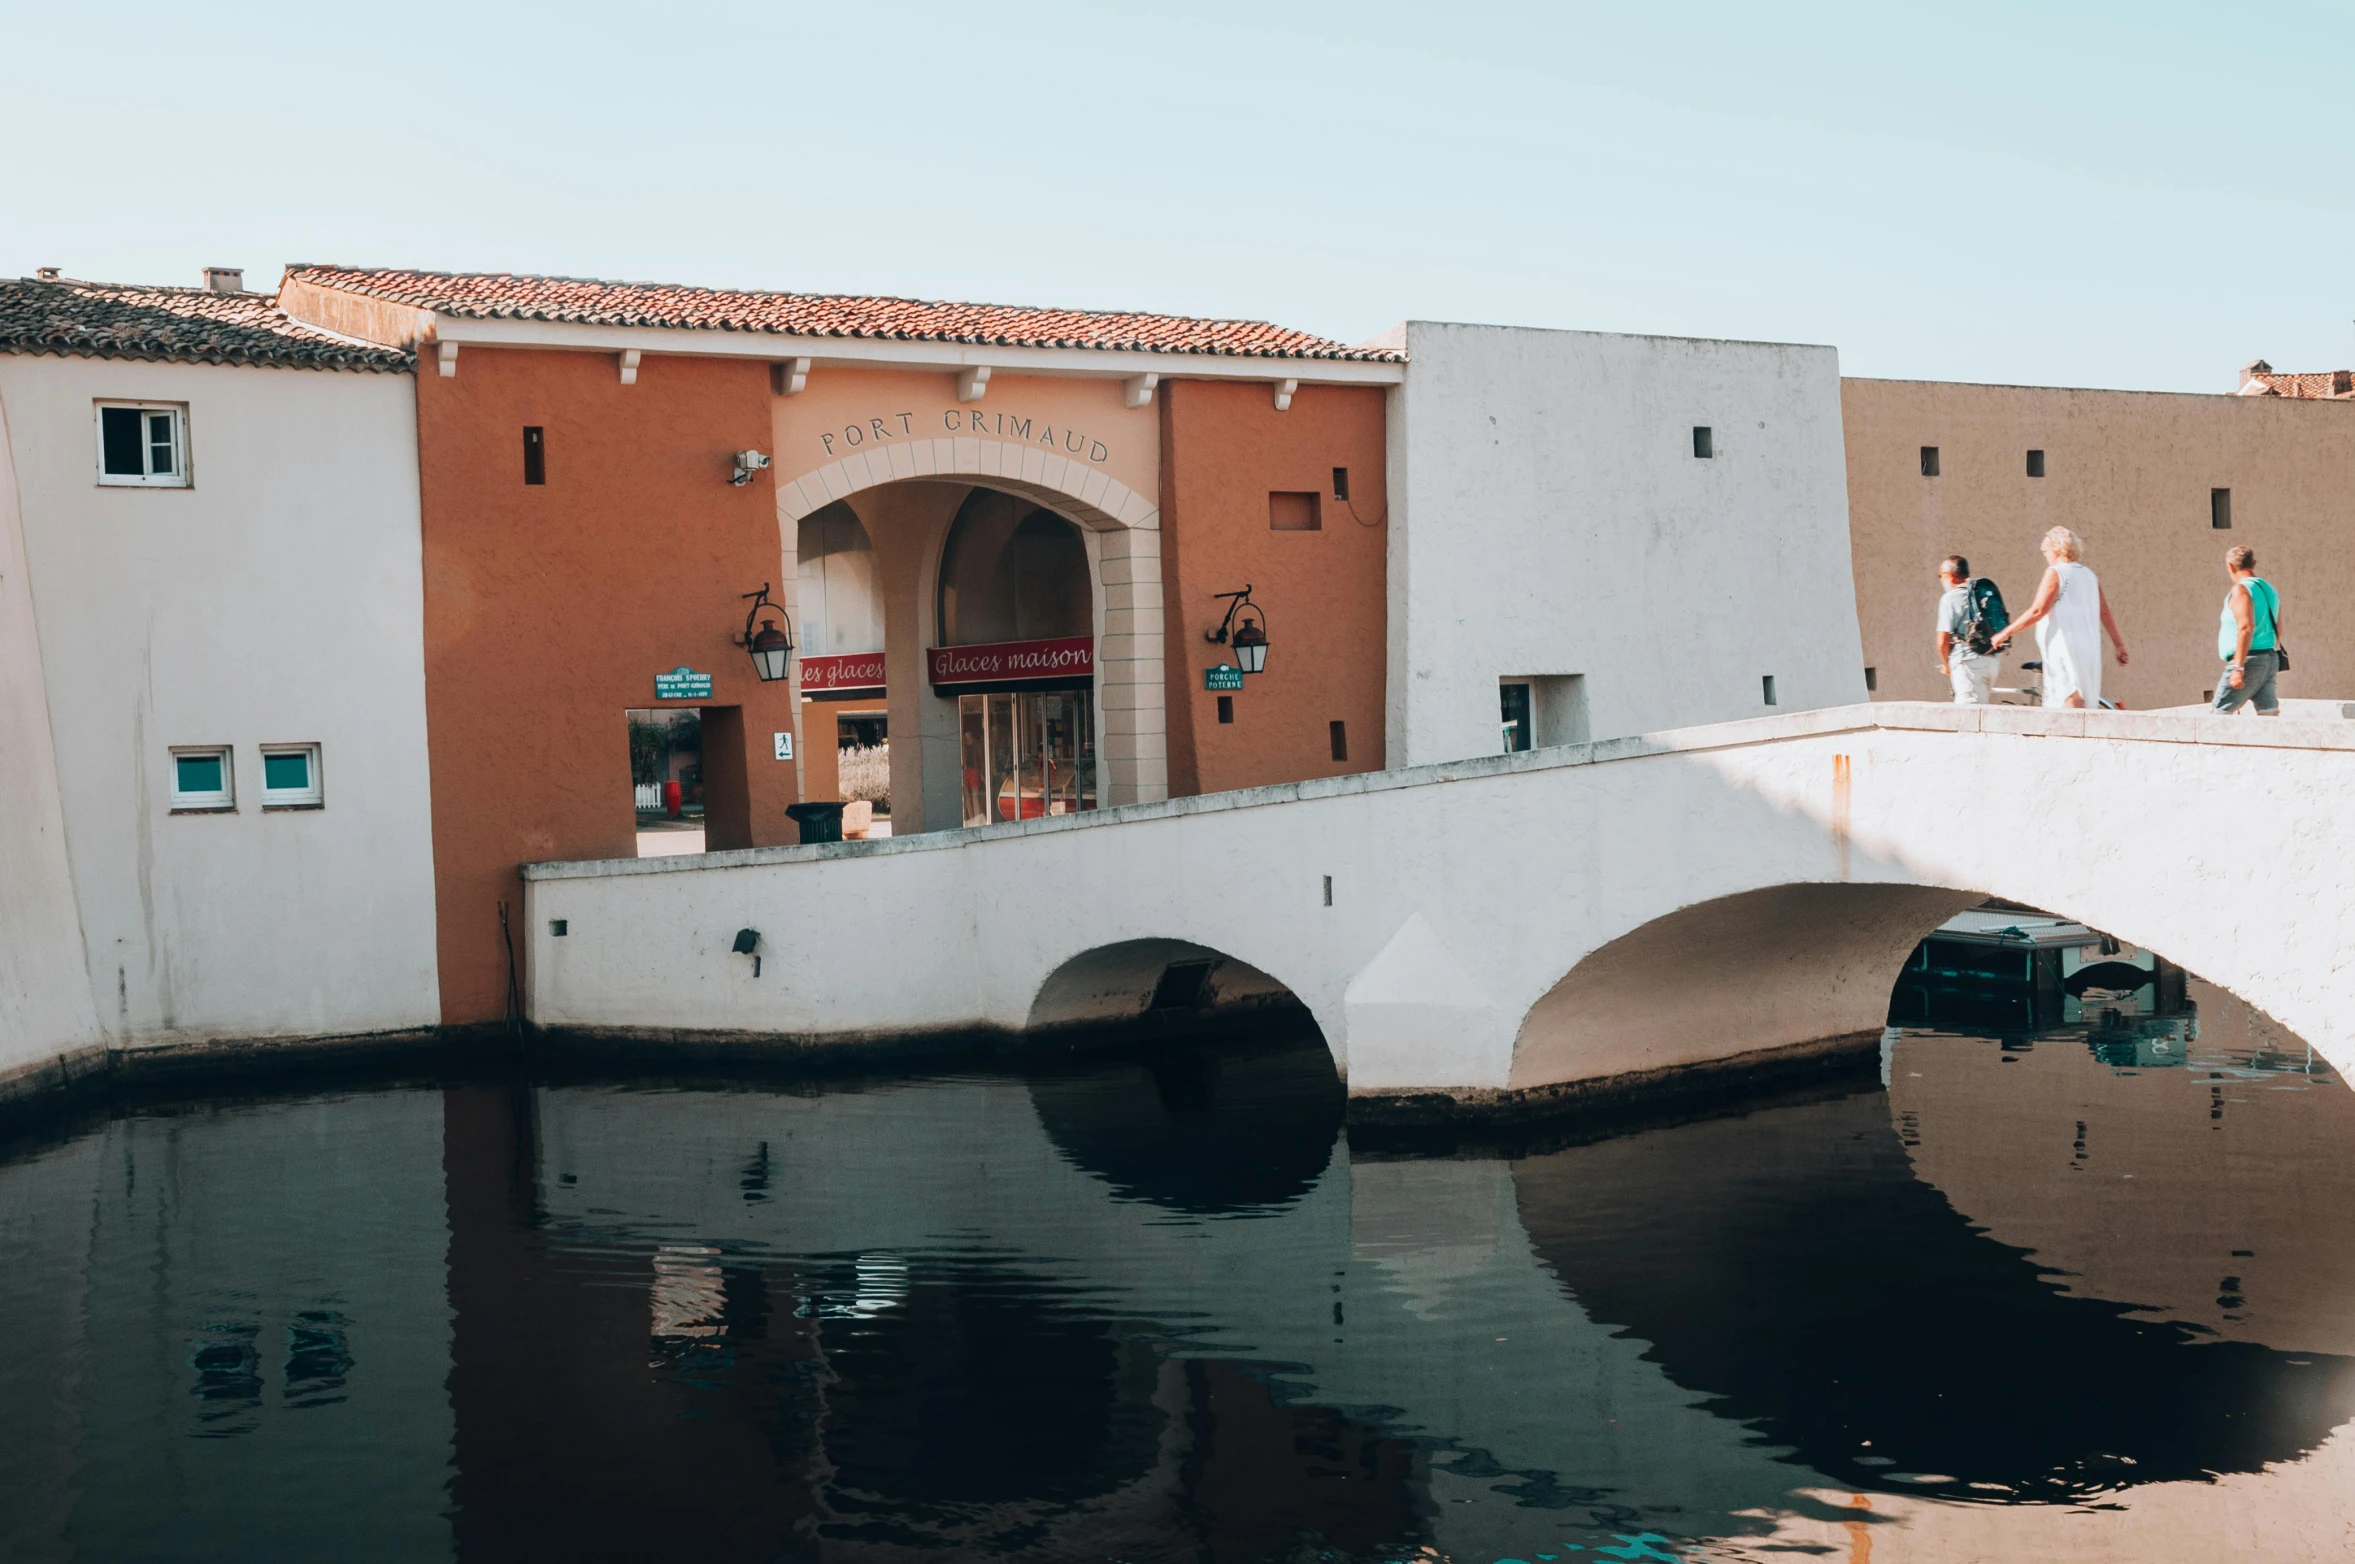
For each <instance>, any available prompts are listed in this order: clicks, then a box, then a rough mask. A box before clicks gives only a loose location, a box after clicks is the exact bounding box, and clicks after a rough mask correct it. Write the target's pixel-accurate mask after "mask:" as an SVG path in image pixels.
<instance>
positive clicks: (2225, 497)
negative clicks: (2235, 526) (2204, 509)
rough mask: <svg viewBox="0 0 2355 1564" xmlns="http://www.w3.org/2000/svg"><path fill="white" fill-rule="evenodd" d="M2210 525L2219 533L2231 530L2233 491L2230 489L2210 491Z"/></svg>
mask: <svg viewBox="0 0 2355 1564" xmlns="http://www.w3.org/2000/svg"><path fill="white" fill-rule="evenodd" d="M2208 525H2209V526H2211V527H2214V528H2215V529H2216V530H2217V531H2218V532H2225V531H2229V530H2230V529H2231V527H2232V491H2231V490H2230V489H2210V490H2209V491H2208Z"/></svg>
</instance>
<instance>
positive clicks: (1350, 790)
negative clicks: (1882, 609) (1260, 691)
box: [522, 701, 2355, 880]
mask: <svg viewBox="0 0 2355 1564" xmlns="http://www.w3.org/2000/svg"><path fill="white" fill-rule="evenodd" d="M2300 704H2302V705H2306V706H2310V707H2326V706H2333V705H2336V703H2335V702H2320V701H2313V702H2302V703H2300ZM1876 729H1888V730H1897V731H1918V732H1945V733H1958V734H1960V733H1987V734H2004V735H2012V736H2017V737H2024V738H2090V739H2109V740H2125V741H2131V742H2136V743H2146V744H2207V745H2226V746H2235V747H2241V748H2254V749H2295V750H2355V721H2351V720H2347V719H2344V718H2327V717H2326V718H2319V719H2307V718H2304V717H2297V716H2284V717H2257V716H2253V715H2250V714H2248V713H2245V712H2244V713H2236V714H2233V715H2230V716H2225V715H2219V714H2217V713H2214V712H2211V711H2208V710H2206V709H2204V708H2192V709H2189V710H2186V709H2182V708H2178V709H2175V710H2171V711H2069V710H2048V709H2046V708H2044V707H2039V706H1955V705H1949V704H1945V703H1941V702H1931V701H1873V702H1870V703H1867V704H1863V705H1856V706H1827V707H1823V708H1820V709H1818V710H1815V711H1799V712H1789V713H1780V714H1777V715H1775V716H1772V717H1749V718H1744V719H1742V720H1740V721H1737V722H1719V723H1712V724H1709V725H1707V726H1705V727H1694V728H1674V729H1669V730H1666V731H1664V732H1659V733H1642V734H1634V735H1630V736H1629V737H1626V738H1617V739H1604V740H1601V741H1598V742H1596V743H1592V744H1563V745H1558V746H1554V747H1550V748H1544V749H1529V750H1521V751H1518V752H1516V753H1513V754H1506V755H1478V756H1472V757H1469V758H1467V759H1463V760H1450V761H1442V762H1439V763H1437V764H1434V765H1428V766H1410V767H1406V768H1404V769H1401V770H1397V771H1361V772H1355V773H1352V774H1351V775H1348V776H1340V777H1320V778H1314V779H1311V780H1309V781H1305V782H1283V783H1277V784H1275V785H1273V786H1269V787H1254V788H1242V789H1239V790H1237V791H1234V792H1230V793H1200V794H1196V795H1194V796H1192V797H1190V798H1171V799H1163V800H1160V801H1157V802H1154V803H1144V804H1122V805H1118V806H1116V807H1114V808H1110V809H1095V810H1089V811H1088V812H1086V813H1084V814H1070V815H1046V816H1042V817H1040V818H1037V819H1032V820H1009V821H1006V822H1004V823H1003V824H1000V825H988V826H975V827H972V828H970V829H961V830H952V831H927V832H923V833H921V834H918V835H914V836H893V837H885V838H883V839H881V840H877V841H857V842H819V843H814V844H811V845H809V846H799V847H754V848H746V849H741V850H737V851H729V852H710V853H683V854H678V855H675V856H668V857H661V858H587V859H574V860H569V861H557V862H547V863H527V864H525V865H523V867H522V873H523V878H524V879H526V880H583V879H600V878H606V877H609V876H619V875H629V874H689V873H700V872H703V871H705V870H712V869H744V868H754V867H758V866H762V865H768V864H786V863H819V862H824V861H826V860H829V859H835V858H871V857H887V856H889V855H892V854H895V853H929V852H945V851H950V850H953V849H958V848H964V847H972V846H978V845H982V844H984V843H989V842H997V841H1004V840H1007V839H1009V838H1013V837H1022V836H1035V835H1038V834H1040V833H1042V832H1048V831H1089V830H1095V829H1098V828H1100V827H1103V826H1111V825H1123V824H1129V823H1132V822H1136V821H1143V820H1167V819H1174V818H1178V817H1181V816H1186V815H1200V814H1211V813H1215V812H1218V811H1221V810H1228V809H1256V808H1259V807H1262V806H1264V805H1268V804H1288V803H1296V802H1300V801H1302V800H1307V799H1319V798H1339V797H1345V796H1348V795H1350V794H1356V793H1376V792H1383V791H1387V790H1389V789H1393V788H1410V787H1427V786H1430V785H1433V784H1435V783H1445V782H1469V781H1474V780H1477V779H1479V778H1483V777H1494V776H1504V775H1509V774H1512V773H1516V772H1522V771H1550V770H1553V769H1555V768H1557V767H1565V766H1595V765H1607V764H1610V763H1612V762H1615V761H1623V760H1640V759H1644V758H1647V757H1653V756H1661V755H1678V754H1686V755H1690V754H1703V753H1707V752H1709V751H1711V750H1724V749H1740V748H1746V747H1749V746H1752V745H1760V744H1777V743H1785V742H1789V741H1791V740H1797V739H1812V738H1823V737H1828V736H1831V735H1836V734H1841V733H1868V732H1872V731H1874V730H1876Z"/></svg>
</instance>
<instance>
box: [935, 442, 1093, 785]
mask: <svg viewBox="0 0 2355 1564" xmlns="http://www.w3.org/2000/svg"><path fill="white" fill-rule="evenodd" d="M1095 618H1096V614H1095V588H1094V584H1093V581H1092V579H1091V575H1090V572H1089V569H1088V550H1087V543H1086V540H1085V538H1084V537H1083V535H1082V534H1081V532H1080V529H1079V528H1078V527H1077V526H1076V525H1075V524H1073V523H1072V522H1071V521H1069V520H1067V519H1065V518H1064V517H1062V516H1060V515H1058V514H1056V513H1055V512H1054V511H1052V510H1049V509H1048V508H1047V507H1045V506H1043V505H1039V504H1036V503H1034V502H1032V501H1030V500H1027V499H1022V498H1018V497H1017V496H1014V495H1011V494H1005V493H1001V492H1000V491H998V490H996V489H987V488H981V489H975V490H974V491H973V492H972V493H971V494H969V495H967V496H966V497H965V501H964V503H963V504H962V505H960V506H959V507H958V509H957V514H956V518H955V520H954V521H952V522H951V523H950V525H949V530H948V536H947V538H946V540H945V541H944V542H943V543H942V545H941V559H940V579H939V602H938V605H937V619H936V623H937V624H938V626H939V640H940V650H939V651H937V652H936V653H935V654H934V661H933V687H934V689H935V690H936V691H937V692H938V693H940V694H942V695H944V696H949V697H952V698H953V699H955V701H956V703H957V749H958V760H959V766H960V773H961V776H960V789H961V795H962V797H961V812H962V823H963V824H965V825H968V826H978V825H992V824H996V823H999V822H1002V821H1007V820H1029V819H1036V818H1040V817H1043V816H1048V815H1063V814H1078V813H1081V812H1083V811H1086V810H1091V809H1094V808H1095V807H1097V803H1098V789H1097V775H1096V770H1097V767H1096V708H1095V684H1096V681H1095Z"/></svg>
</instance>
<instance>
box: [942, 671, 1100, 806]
mask: <svg viewBox="0 0 2355 1564" xmlns="http://www.w3.org/2000/svg"><path fill="white" fill-rule="evenodd" d="M957 734H958V751H959V762H960V765H961V768H962V771H963V789H962V791H963V794H964V811H965V824H967V825H969V826H974V825H995V824H997V823H998V822H1000V821H1004V820H1036V819H1038V818H1039V817H1040V816H1042V815H1066V814H1076V813H1078V812H1079V811H1081V810H1083V809H1093V808H1095V807H1096V734H1095V711H1094V701H1093V697H1092V696H1091V694H1090V692H1089V691H1086V690H1044V691H1040V690H1023V691H1018V692H1015V693H1012V694H1005V695H961V696H959V697H958V698H957Z"/></svg>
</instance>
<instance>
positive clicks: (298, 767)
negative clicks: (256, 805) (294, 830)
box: [262, 744, 326, 809]
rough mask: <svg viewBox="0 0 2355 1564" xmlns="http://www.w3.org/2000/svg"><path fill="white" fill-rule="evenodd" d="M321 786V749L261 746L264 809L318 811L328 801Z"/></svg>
mask: <svg viewBox="0 0 2355 1564" xmlns="http://www.w3.org/2000/svg"><path fill="white" fill-rule="evenodd" d="M325 796H326V795H325V794H324V793H323V792H322V791H321V790H320V786H319V746H318V745H316V744H264V745H263V746H262V807H263V808H264V809H316V808H318V807H319V805H320V804H321V802H323V801H324V799H325Z"/></svg>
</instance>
